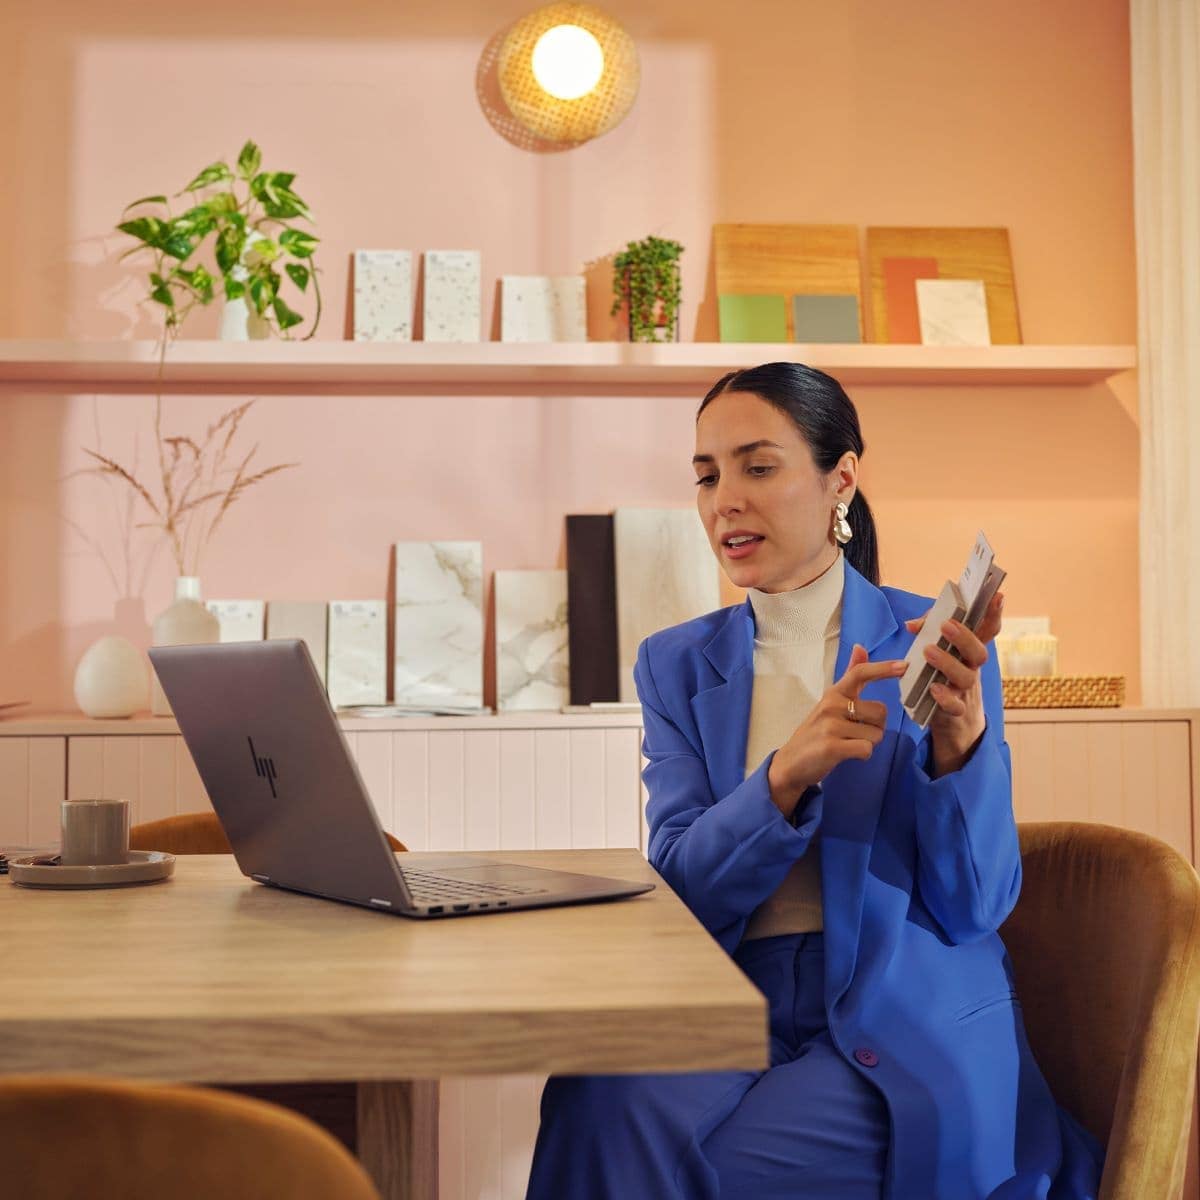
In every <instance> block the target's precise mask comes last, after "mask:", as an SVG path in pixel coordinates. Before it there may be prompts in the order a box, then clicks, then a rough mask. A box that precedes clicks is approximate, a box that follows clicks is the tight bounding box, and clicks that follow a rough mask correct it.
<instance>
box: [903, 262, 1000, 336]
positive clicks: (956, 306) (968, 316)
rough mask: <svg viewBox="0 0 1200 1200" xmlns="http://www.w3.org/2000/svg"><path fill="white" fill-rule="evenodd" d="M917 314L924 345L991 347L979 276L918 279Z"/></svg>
mask: <svg viewBox="0 0 1200 1200" xmlns="http://www.w3.org/2000/svg"><path fill="white" fill-rule="evenodd" d="M916 284H917V315H918V316H919V318H920V321H921V344H922V345H925V346H990V345H991V344H992V335H991V331H990V330H989V328H988V315H987V295H986V293H985V292H984V288H983V280H982V279H918V280H917V281H916Z"/></svg>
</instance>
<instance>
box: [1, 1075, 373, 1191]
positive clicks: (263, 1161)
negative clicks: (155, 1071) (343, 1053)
mask: <svg viewBox="0 0 1200 1200" xmlns="http://www.w3.org/2000/svg"><path fill="white" fill-rule="evenodd" d="M0 1171H2V1172H3V1179H4V1180H6V1181H7V1183H8V1184H9V1185H10V1187H11V1194H12V1195H13V1197H17V1196H20V1197H21V1200H71V1198H76V1197H77V1198H79V1200H82V1198H83V1197H86V1198H87V1200H165V1198H167V1197H169V1198H170V1200H212V1198H213V1197H220V1198H221V1200H279V1198H280V1197H286V1198H287V1200H334V1198H336V1200H379V1193H378V1192H377V1191H376V1190H375V1187H374V1185H373V1184H372V1183H371V1181H370V1179H369V1178H368V1176H367V1174H366V1172H365V1171H364V1170H363V1168H362V1167H361V1166H360V1165H359V1163H358V1162H357V1161H356V1160H355V1159H354V1157H353V1156H352V1155H351V1154H350V1153H349V1152H348V1151H347V1150H345V1149H344V1148H343V1147H342V1146H341V1145H339V1143H338V1142H337V1141H336V1140H334V1139H333V1138H332V1137H330V1136H329V1135H328V1134H327V1133H325V1132H323V1131H322V1130H320V1129H318V1128H317V1127H316V1126H315V1125H314V1124H312V1122H311V1121H306V1120H305V1119H304V1118H303V1117H298V1116H296V1115H295V1114H294V1113H290V1112H287V1111H285V1110H283V1109H281V1108H276V1107H275V1106H274V1105H272V1104H264V1103H263V1102H262V1101H260V1100H250V1099H247V1098H245V1097H243V1096H233V1095H228V1094H226V1093H224V1092H217V1091H209V1090H208V1089H206V1088H194V1087H176V1086H167V1085H161V1084H147V1083H132V1082H125V1081H120V1080H110V1079H102V1078H94V1077H78V1078H74V1077H32V1076H24V1077H22V1076H13V1077H12V1078H9V1079H0ZM5 1194H6V1195H7V1194H9V1193H8V1192H5Z"/></svg>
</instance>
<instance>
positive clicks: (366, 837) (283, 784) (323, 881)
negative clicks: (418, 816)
mask: <svg viewBox="0 0 1200 1200" xmlns="http://www.w3.org/2000/svg"><path fill="white" fill-rule="evenodd" d="M150 661H151V662H152V663H153V664H154V669H155V671H156V672H157V674H158V678H159V680H160V682H161V683H162V686H163V690H164V691H165V692H166V694H167V699H168V700H170V702H171V707H172V709H174V712H175V719H176V721H178V723H179V730H180V732H181V733H182V734H183V740H184V741H185V742H186V743H187V748H188V750H190V751H191V755H192V758H193V759H194V760H195V763H196V768H197V769H198V770H199V772H200V778H201V779H202V780H203V781H204V786H205V788H206V789H207V790H208V795H209V798H210V799H211V800H212V804H213V808H214V809H216V812H217V816H218V818H219V819H220V821H221V824H222V825H223V826H224V828H225V832H226V834H227V835H228V837H229V842H230V844H231V846H232V847H233V853H234V855H235V857H236V858H237V864H238V866H239V867H240V868H241V869H242V872H243V873H244V874H246V875H249V876H250V878H251V879H255V880H257V881H258V882H259V883H264V884H272V885H274V886H276V887H281V888H289V889H291V890H292V891H296V892H306V893H307V894H309V895H312V896H322V897H324V898H326V899H329V900H342V901H345V902H346V903H349V904H361V905H364V906H365V907H367V908H375V909H381V910H382V911H384V912H392V913H399V914H401V915H402V916H406V917H458V916H465V915H467V914H470V913H495V912H505V911H508V910H510V909H515V908H544V907H548V906H551V905H559V904H585V903H588V902H591V901H596V900H615V899H618V898H620V897H624V896H636V895H638V894H639V893H641V892H647V891H650V890H651V888H652V887H653V886H654V885H653V884H649V883H630V882H628V881H626V880H623V879H606V878H602V877H600V876H595V875H576V874H573V873H571V872H567V871H546V870H542V869H540V868H537V867H520V866H513V865H510V864H508V863H501V862H496V861H494V860H490V859H487V858H468V857H466V856H465V855H462V854H455V855H446V856H442V857H440V858H439V857H430V856H427V855H424V856H422V857H421V858H420V859H414V860H412V861H411V862H408V861H404V860H405V859H406V858H407V856H404V855H402V856H400V858H397V856H396V855H395V854H393V853H392V851H391V849H390V848H389V847H388V844H387V840H386V839H385V838H384V835H383V829H382V828H381V827H380V824H379V819H378V818H377V817H376V815H375V809H374V807H373V806H372V805H371V801H370V798H369V797H368V795H367V791H366V788H364V787H363V782H362V779H361V778H360V777H359V774H358V769H357V767H356V766H355V764H354V760H353V759H352V758H351V756H350V752H349V750H347V748H346V742H345V739H344V738H343V736H342V731H341V729H340V728H339V726H338V723H337V718H336V717H335V716H334V713H333V709H332V708H330V706H329V701H328V699H327V697H326V695H325V688H324V686H323V685H322V683H321V680H320V677H319V676H318V675H317V671H316V668H315V667H314V666H313V662H312V659H311V657H310V656H309V653H308V647H307V646H306V645H305V644H304V642H302V641H299V640H295V639H280V640H278V641H266V642H229V643H226V644H219V645H210V646H155V647H153V648H152V649H151V650H150ZM399 832H400V834H401V836H403V833H404V831H403V830H400V831H399Z"/></svg>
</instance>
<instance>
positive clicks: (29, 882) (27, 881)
mask: <svg viewBox="0 0 1200 1200" xmlns="http://www.w3.org/2000/svg"><path fill="white" fill-rule="evenodd" d="M174 871H175V855H173V854H164V853H163V852H162V851H161V850H130V851H129V861H128V862H123V863H102V864H100V865H98V866H93V867H64V866H61V865H54V863H53V860H52V859H48V858H47V857H45V856H38V855H26V856H25V857H24V858H10V859H9V860H8V874H9V878H10V879H11V880H12V881H13V883H19V884H21V885H22V886H24V887H38V888H106V887H124V886H125V885H126V884H130V883H154V882H155V881H156V880H158V879H168V878H170V876H171V875H172V874H174Z"/></svg>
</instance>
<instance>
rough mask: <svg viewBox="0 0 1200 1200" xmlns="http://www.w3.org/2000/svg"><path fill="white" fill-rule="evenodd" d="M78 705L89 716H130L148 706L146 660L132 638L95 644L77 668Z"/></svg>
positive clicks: (116, 638)
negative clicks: (130, 639)
mask: <svg viewBox="0 0 1200 1200" xmlns="http://www.w3.org/2000/svg"><path fill="white" fill-rule="evenodd" d="M75 703H76V704H78V705H79V707H80V708H81V709H82V710H83V712H84V713H85V714H86V715H87V716H89V717H129V716H132V715H133V714H134V713H135V712H138V711H139V710H141V709H143V708H145V707H146V660H145V658H144V657H143V656H142V652H141V651H140V650H139V649H138V648H137V647H136V646H135V645H134V644H133V643H132V642H131V641H129V640H128V639H126V638H123V637H118V636H117V635H115V634H110V635H109V636H108V637H102V638H101V639H100V640H99V641H97V642H93V643H92V644H91V645H90V646H89V647H88V648H87V649H86V650H85V651H84V652H83V657H82V658H81V659H80V660H79V665H78V666H77V667H76V668H75Z"/></svg>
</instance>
